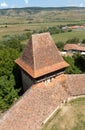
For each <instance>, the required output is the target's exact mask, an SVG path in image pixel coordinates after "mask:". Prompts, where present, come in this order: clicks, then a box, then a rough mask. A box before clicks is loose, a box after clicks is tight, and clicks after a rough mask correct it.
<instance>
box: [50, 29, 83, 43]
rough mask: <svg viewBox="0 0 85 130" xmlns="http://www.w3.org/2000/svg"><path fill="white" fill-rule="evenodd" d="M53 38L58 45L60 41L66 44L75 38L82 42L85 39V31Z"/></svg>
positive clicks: (67, 33)
mask: <svg viewBox="0 0 85 130" xmlns="http://www.w3.org/2000/svg"><path fill="white" fill-rule="evenodd" d="M52 36H53V39H54V40H55V42H56V43H57V42H58V41H62V42H66V41H67V40H68V39H71V38H74V37H76V38H79V39H80V42H81V40H82V39H85V30H83V31H72V32H66V33H59V34H54V35H52Z"/></svg>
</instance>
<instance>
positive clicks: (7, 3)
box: [0, 0, 85, 8]
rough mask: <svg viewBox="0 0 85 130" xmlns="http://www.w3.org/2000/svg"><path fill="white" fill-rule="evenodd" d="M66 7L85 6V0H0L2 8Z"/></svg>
mask: <svg viewBox="0 0 85 130" xmlns="http://www.w3.org/2000/svg"><path fill="white" fill-rule="evenodd" d="M31 6H40V7H65V6H79V7H85V0H0V8H15V7H31Z"/></svg>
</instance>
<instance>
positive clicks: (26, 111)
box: [0, 33, 85, 130]
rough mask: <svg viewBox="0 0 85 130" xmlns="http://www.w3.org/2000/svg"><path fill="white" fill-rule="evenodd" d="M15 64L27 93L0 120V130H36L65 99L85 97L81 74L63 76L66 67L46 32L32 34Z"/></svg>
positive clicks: (83, 75)
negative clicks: (17, 66) (18, 68)
mask: <svg viewBox="0 0 85 130" xmlns="http://www.w3.org/2000/svg"><path fill="white" fill-rule="evenodd" d="M15 62H16V63H17V64H18V65H19V67H20V68H21V73H22V82H23V89H24V91H26V90H27V91H26V92H25V93H24V94H23V95H22V97H21V98H20V99H19V100H18V101H17V102H16V103H15V104H14V105H13V106H12V107H11V108H10V109H9V110H8V111H7V112H5V113H4V115H3V116H2V117H1V118H0V130H39V129H40V128H41V127H42V124H43V123H46V121H47V120H48V119H49V117H51V116H52V113H53V112H54V111H56V110H57V108H58V107H59V105H61V104H62V103H64V102H65V101H67V100H68V98H69V97H71V98H72V97H74V96H81V95H84V94H85V74H78V75H75V74H73V75H66V74H64V71H65V68H66V67H68V66H69V65H68V63H66V62H65V61H64V60H63V58H62V56H61V54H60V52H59V50H58V49H57V47H56V45H55V43H54V41H53V39H52V37H51V35H50V34H49V33H42V34H35V35H32V36H31V38H30V40H29V42H28V44H27V46H26V48H25V49H24V51H23V53H22V56H21V57H20V58H18V59H16V61H15Z"/></svg>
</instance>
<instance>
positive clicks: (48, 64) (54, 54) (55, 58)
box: [15, 33, 68, 78]
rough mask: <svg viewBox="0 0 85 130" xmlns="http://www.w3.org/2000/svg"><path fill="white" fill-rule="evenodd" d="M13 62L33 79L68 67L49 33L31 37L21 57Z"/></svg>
mask: <svg viewBox="0 0 85 130" xmlns="http://www.w3.org/2000/svg"><path fill="white" fill-rule="evenodd" d="M15 62H16V63H17V64H18V65H19V66H20V67H21V68H22V69H23V70H24V71H26V72H27V73H28V74H29V75H31V76H32V77H33V78H37V77H40V76H43V75H45V74H48V73H51V72H54V71H57V70H60V69H63V68H66V67H67V66H68V64H67V63H66V62H65V61H64V60H63V58H62V56H61V54H60V52H59V51H58V49H57V47H56V45H55V43H54V41H53V39H52V37H51V35H50V34H49V33H41V34H34V35H32V36H31V38H30V40H29V42H28V44H27V46H26V48H25V49H24V51H23V54H22V56H21V57H20V58H18V59H16V61H15Z"/></svg>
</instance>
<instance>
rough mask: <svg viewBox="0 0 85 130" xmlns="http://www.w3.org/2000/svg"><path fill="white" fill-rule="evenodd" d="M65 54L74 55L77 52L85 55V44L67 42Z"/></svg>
mask: <svg viewBox="0 0 85 130" xmlns="http://www.w3.org/2000/svg"><path fill="white" fill-rule="evenodd" d="M63 52H64V53H65V55H73V54H75V53H80V54H81V55H85V46H84V45H83V44H66V45H65V46H64V48H63Z"/></svg>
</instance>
